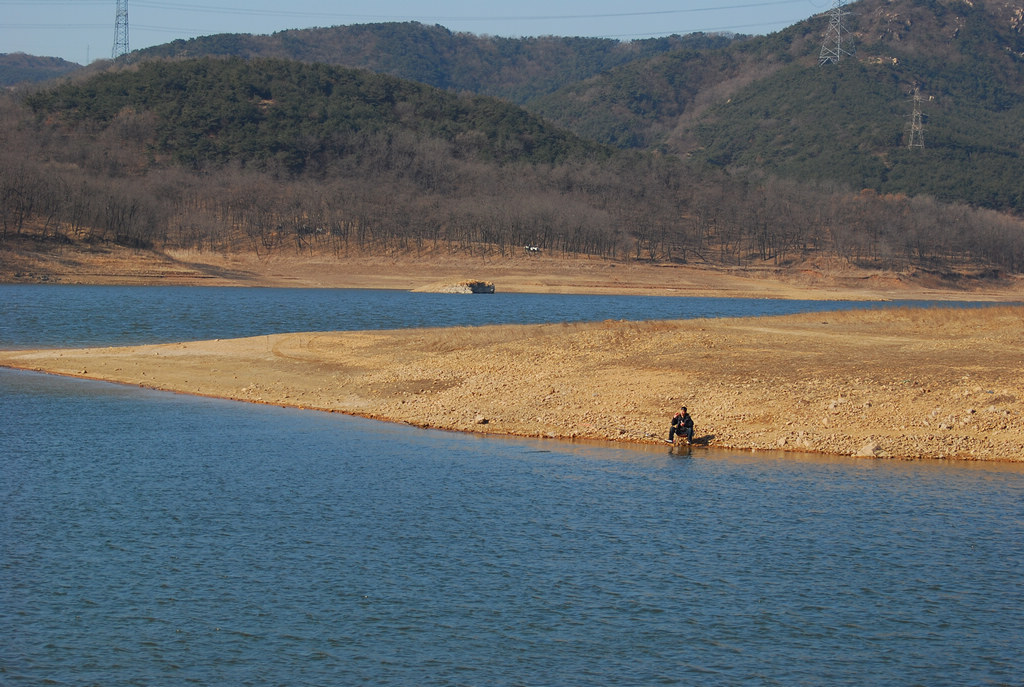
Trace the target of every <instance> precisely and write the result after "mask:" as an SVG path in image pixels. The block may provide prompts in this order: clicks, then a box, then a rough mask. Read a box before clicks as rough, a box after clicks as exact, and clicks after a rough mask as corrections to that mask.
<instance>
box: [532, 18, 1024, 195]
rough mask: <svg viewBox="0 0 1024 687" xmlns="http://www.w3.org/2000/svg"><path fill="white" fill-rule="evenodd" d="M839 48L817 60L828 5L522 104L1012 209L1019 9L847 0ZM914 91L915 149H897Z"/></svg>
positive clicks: (593, 133)
mask: <svg viewBox="0 0 1024 687" xmlns="http://www.w3.org/2000/svg"><path fill="white" fill-rule="evenodd" d="M846 10H847V14H845V15H844V19H843V22H844V24H843V25H844V29H845V30H846V31H847V32H846V33H845V34H844V35H843V41H844V42H843V45H844V46H845V48H847V49H849V50H850V52H851V53H852V54H850V55H844V56H843V58H842V59H841V60H840V62H839V63H838V64H836V63H826V64H819V56H820V53H821V47H822V45H823V43H824V39H825V36H826V33H827V29H828V26H829V16H828V15H827V14H826V13H822V14H819V15H817V16H815V17H812V18H811V19H808V20H807V21H803V22H800V23H798V24H796V25H794V26H791V27H789V28H787V29H785V30H783V31H781V32H779V33H776V34H772V35H770V36H767V37H760V38H753V39H750V40H746V41H742V42H736V43H734V44H732V45H730V46H727V47H725V48H724V49H721V50H690V51H677V52H674V53H671V54H666V55H661V56H656V57H652V58H650V59H646V60H642V61H636V62H633V63H630V64H626V65H623V66H620V67H618V68H616V69H613V70H611V71H609V72H608V73H606V74H601V75H598V76H595V77H593V78H591V79H588V80H585V81H583V82H581V83H578V84H573V85H569V86H566V87H565V88H564V89H561V90H559V91H557V92H555V93H552V94H549V95H547V96H544V97H543V98H540V99H538V100H535V101H533V102H532V103H530V109H531V110H532V111H534V112H538V113H540V114H542V115H544V116H545V117H547V118H549V119H551V120H552V121H555V122H557V123H559V124H561V125H563V126H565V127H567V128H570V129H571V130H573V131H576V132H577V133H580V134H581V135H584V136H587V137H590V138H593V139H595V140H598V141H602V142H605V143H609V144H614V145H618V146H640V147H647V148H661V149H663V150H665V151H668V152H674V153H679V154H683V155H686V156H689V157H692V158H694V159H697V160H703V161H706V162H709V163H710V164H712V165H715V166H719V167H722V168H726V169H730V170H740V169H746V170H752V169H756V170H761V171H763V172H767V173H769V174H777V175H781V176H784V177H788V178H792V179H796V180H799V181H819V180H826V179H827V180H832V181H835V182H840V183H843V184H846V185H848V186H849V187H850V188H852V189H854V190H859V189H870V190H873V191H876V192H879V193H902V194H907V195H929V196H932V197H935V198H939V199H941V200H944V201H947V202H955V201H962V202H968V203H971V204H974V205H977V206H982V207H989V208H995V209H1000V210H1009V211H1013V212H1017V213H1021V212H1024V184H1021V183H1020V179H1021V178H1024V135H1022V133H1021V132H1022V131H1024V9H1022V7H1021V5H1020V3H1015V2H1006V1H1005V0H973V2H963V1H962V0H860V1H859V2H853V3H850V4H849V5H847V6H846ZM915 88H916V89H919V95H920V98H921V100H920V101H919V103H918V105H919V109H920V112H921V116H922V120H923V125H924V129H923V141H924V147H923V148H915V149H913V150H911V149H909V146H908V143H909V139H908V129H909V124H910V120H911V116H912V114H913V111H914V97H913V95H914V91H915Z"/></svg>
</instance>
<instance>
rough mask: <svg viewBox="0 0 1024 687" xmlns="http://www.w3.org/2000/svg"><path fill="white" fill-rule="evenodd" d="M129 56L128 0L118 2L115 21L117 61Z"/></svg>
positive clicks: (114, 54)
mask: <svg viewBox="0 0 1024 687" xmlns="http://www.w3.org/2000/svg"><path fill="white" fill-rule="evenodd" d="M127 54H128V0H117V17H116V19H115V20H114V52H113V54H112V57H113V58H114V59H115V60H117V59H120V58H122V57H124V56H125V55H127Z"/></svg>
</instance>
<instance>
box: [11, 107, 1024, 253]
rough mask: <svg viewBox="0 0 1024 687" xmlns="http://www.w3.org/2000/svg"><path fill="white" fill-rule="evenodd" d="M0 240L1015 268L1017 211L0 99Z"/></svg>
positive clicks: (433, 142)
mask: <svg viewBox="0 0 1024 687" xmlns="http://www.w3.org/2000/svg"><path fill="white" fill-rule="evenodd" d="M0 119H2V121H3V126H2V127H0V221H2V222H0V241H2V242H10V241H12V240H14V239H21V240H26V239H29V238H31V239H32V240H38V241H44V242H48V243H52V244H60V243H68V242H93V243H98V242H113V243H117V244H121V245H128V246H134V247H139V248H156V249H160V248H168V247H181V248H198V249H203V250H211V251H240V250H244V251H254V252H256V253H260V254H262V253H265V252H269V251H297V252H311V253H318V254H332V253H333V254H338V255H342V254H349V253H352V252H356V251H359V252H389V253H390V252H396V251H397V252H407V253H409V254H417V253H419V252H422V251H427V250H431V251H436V250H448V251H452V252H480V253H497V254H508V253H510V252H513V251H522V249H523V247H524V246H536V247H538V248H539V249H541V250H544V251H547V252H550V253H556V254H565V255H572V254H586V255H595V256H603V257H607V258H612V259H619V260H642V261H675V262H686V263H698V264H699V263H707V264H715V265H777V266H787V265H794V264H799V263H800V262H803V261H805V260H808V259H813V258H816V257H819V256H828V257H831V258H838V259H840V260H845V261H848V262H849V263H851V264H854V265H858V266H865V267H875V268H883V269H894V270H904V269H911V268H925V269H936V270H965V269H966V270H971V271H975V272H984V271H1003V272H1020V271H1021V270H1022V269H1024V222H1022V221H1021V219H1020V218H1018V217H1014V216H1011V215H1006V214H1000V213H996V212H993V211H989V210H979V209H975V208H971V207H967V206H961V205H942V204H939V203H937V202H936V201H934V200H932V199H929V198H926V197H916V198H908V197H897V196H880V195H877V194H875V193H872V192H869V191H861V190H859V189H848V188H840V187H837V186H835V185H830V184H827V183H822V184H819V185H807V184H797V183H794V182H787V181H780V180H777V179H772V178H765V177H761V176H758V175H757V174H754V173H750V174H740V173H734V174H732V175H725V174H723V173H721V172H717V171H708V170H706V169H698V168H694V167H692V166H690V165H688V164H687V163H686V162H685V161H681V160H679V159H677V158H672V157H669V156H659V155H656V154H646V153H644V154H641V153H616V154H614V155H611V156H609V157H604V158H601V157H595V158H593V159H586V160H577V161H573V162H565V163H560V164H535V163H511V164H508V163H506V164H497V163H493V162H483V161H480V160H476V159H473V158H472V157H471V156H466V155H461V154H460V150H459V142H458V141H456V142H454V143H445V142H440V141H438V140H437V139H425V140H424V139H418V138H417V137H415V136H413V135H412V134H409V135H395V134H393V133H392V134H379V135H372V134H368V135H366V136H365V137H364V138H363V139H362V142H361V144H360V145H359V146H358V148H357V149H355V150H353V151H352V153H351V154H350V155H346V156H344V157H343V158H339V159H336V160H330V161H328V162H327V163H326V164H324V165H322V166H321V167H320V168H319V169H318V170H317V172H316V173H315V174H313V173H307V174H304V175H300V176H296V175H294V174H289V173H288V172H287V171H286V169H285V167H284V166H283V165H282V166H281V168H280V169H275V168H273V167H271V168H262V169H259V170H256V169H252V168H247V167H245V166H242V165H240V164H226V165H194V166H192V167H188V166H183V165H180V164H177V163H172V162H171V161H170V160H164V159H160V158H159V157H158V156H156V155H155V154H154V153H153V152H152V151H151V149H150V148H148V147H147V145H146V144H145V141H146V140H147V138H148V136H149V134H150V133H151V128H152V126H153V124H152V122H150V121H147V118H146V116H145V115H139V114H134V113H125V114H124V115H123V116H120V117H119V118H118V120H117V121H116V122H115V124H114V125H112V126H109V127H106V128H104V129H93V130H89V129H85V128H82V129H79V130H75V129H72V128H68V127H56V126H49V125H48V123H47V122H45V121H42V122H40V121H36V120H33V119H32V118H31V116H30V115H29V114H28V112H27V111H26V109H25V108H24V107H23V105H22V104H21V103H20V102H19V101H18V99H17V98H15V97H12V96H5V97H3V98H2V99H0Z"/></svg>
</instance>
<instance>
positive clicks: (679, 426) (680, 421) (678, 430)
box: [667, 406, 693, 444]
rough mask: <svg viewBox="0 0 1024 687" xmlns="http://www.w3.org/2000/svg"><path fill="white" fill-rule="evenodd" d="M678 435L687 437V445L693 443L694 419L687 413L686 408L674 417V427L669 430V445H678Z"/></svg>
mask: <svg viewBox="0 0 1024 687" xmlns="http://www.w3.org/2000/svg"><path fill="white" fill-rule="evenodd" d="M677 434H678V435H680V436H684V437H686V443H688V444H692V443H693V418H692V417H690V414H689V413H688V412H686V406H683V407H682V408H681V409H680V410H679V412H678V413H676V414H675V415H673V416H672V426H671V427H669V429H668V439H667V441H668V443H670V444H674V443H676V435H677Z"/></svg>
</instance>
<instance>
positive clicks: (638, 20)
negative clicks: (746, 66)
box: [0, 0, 832, 64]
mask: <svg viewBox="0 0 1024 687" xmlns="http://www.w3.org/2000/svg"><path fill="white" fill-rule="evenodd" d="M831 7H832V0H774V1H771V2H769V1H766V0H760V1H759V0H676V1H675V2H669V1H667V0H632V1H631V2H611V1H610V0H588V1H586V2H584V1H583V0H564V1H559V0H547V1H545V0H519V1H518V2H517V3H507V4H506V3H487V2H480V1H479V0H477V1H476V2H469V1H468V0H431V1H430V2H427V1H426V0H415V1H414V0H350V1H345V0H284V1H282V2H270V1H269V0H246V1H243V0H208V2H198V1H197V0H179V1H177V2H154V1H149V2H147V1H146V0H128V26H129V45H130V48H131V49H133V50H135V49H139V48H145V47H149V46H152V45H159V44H160V43H167V42H169V41H172V40H174V39H176V38H193V37H196V36H205V35H210V34H215V33H253V34H267V33H273V32H275V31H281V30H284V29H302V28H309V27H313V26H336V25H339V24H366V23H371V22H390V21H419V22H422V23H424V24H441V25H442V26H446V27H448V28H449V29H451V30H452V31H467V32H470V33H475V34H489V35H495V36H543V35H555V36H601V37H607V38H616V39H618V40H631V39H634V38H649V37H652V36H665V35H669V34H673V33H678V34H686V33H693V32H695V31H732V32H735V33H750V34H765V33H771V32H773V31H778V30H779V29H782V28H785V27H786V26H789V25H791V24H794V23H796V22H798V21H800V20H802V19H806V18H807V17H809V16H811V15H814V14H817V13H820V12H825V11H827V10H828V9H829V8H831ZM116 14H117V0H0V53H12V52H25V53H29V54H31V55H44V56H50V57H63V58H64V59H66V60H70V61H72V62H78V63H80V64H84V63H86V62H88V61H92V60H97V59H106V58H110V56H111V52H112V50H113V46H114V24H115V18H116Z"/></svg>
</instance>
